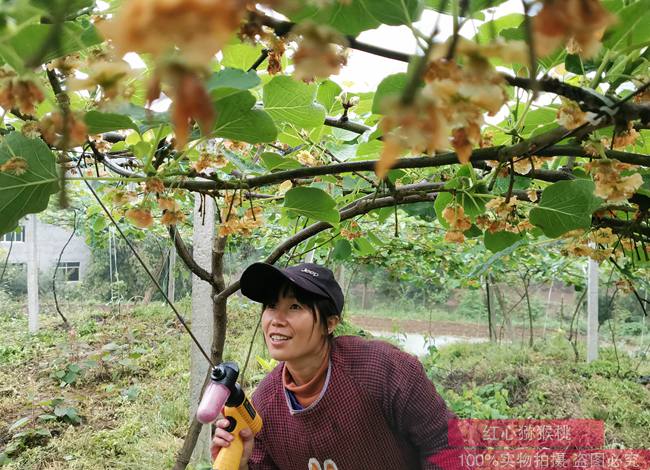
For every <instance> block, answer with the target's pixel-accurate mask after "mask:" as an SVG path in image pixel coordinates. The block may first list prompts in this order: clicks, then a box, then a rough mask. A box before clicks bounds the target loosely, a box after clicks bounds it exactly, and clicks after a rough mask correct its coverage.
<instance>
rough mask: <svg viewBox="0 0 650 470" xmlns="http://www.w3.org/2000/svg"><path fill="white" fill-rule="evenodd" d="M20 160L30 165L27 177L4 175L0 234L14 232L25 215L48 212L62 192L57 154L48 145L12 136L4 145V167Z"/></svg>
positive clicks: (0, 160)
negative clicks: (55, 198)
mask: <svg viewBox="0 0 650 470" xmlns="http://www.w3.org/2000/svg"><path fill="white" fill-rule="evenodd" d="M16 158H18V159H22V161H24V163H25V164H26V168H25V171H24V173H22V174H21V173H20V172H16V171H0V214H2V216H1V217H0V233H6V232H8V231H10V230H12V229H13V228H14V227H15V226H16V224H17V223H18V221H19V220H20V219H21V218H22V217H23V216H24V215H26V214H32V213H35V212H41V211H43V210H45V208H46V207H47V204H48V201H49V199H50V194H53V193H55V192H56V191H58V189H59V185H58V183H57V179H58V177H57V174H56V169H55V166H54V154H53V153H52V152H51V151H50V149H49V148H48V147H47V145H46V144H45V142H43V141H42V140H39V139H28V138H27V137H25V136H23V135H22V134H20V133H18V132H12V133H11V134H9V135H7V136H5V137H4V138H3V140H2V143H0V165H2V164H6V163H7V162H8V161H9V160H11V159H16Z"/></svg>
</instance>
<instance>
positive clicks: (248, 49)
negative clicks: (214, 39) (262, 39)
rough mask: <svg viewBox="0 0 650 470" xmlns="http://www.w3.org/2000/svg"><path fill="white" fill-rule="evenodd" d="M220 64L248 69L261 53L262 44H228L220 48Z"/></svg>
mask: <svg viewBox="0 0 650 470" xmlns="http://www.w3.org/2000/svg"><path fill="white" fill-rule="evenodd" d="M222 53H223V59H222V60H221V65H223V66H224V67H232V68H234V69H240V70H248V69H249V68H250V66H251V65H253V63H254V62H255V61H256V60H257V59H258V57H259V56H260V54H261V53H262V46H251V45H250V44H243V43H238V44H229V45H227V46H226V47H224V48H223V49H222Z"/></svg>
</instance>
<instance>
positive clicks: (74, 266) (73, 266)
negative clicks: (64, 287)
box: [59, 261, 79, 281]
mask: <svg viewBox="0 0 650 470" xmlns="http://www.w3.org/2000/svg"><path fill="white" fill-rule="evenodd" d="M59 272H60V273H61V277H62V279H65V280H66V281H78V280H79V262H78V261H62V262H60V263H59Z"/></svg>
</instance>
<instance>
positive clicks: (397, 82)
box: [372, 73, 409, 114]
mask: <svg viewBox="0 0 650 470" xmlns="http://www.w3.org/2000/svg"><path fill="white" fill-rule="evenodd" d="M408 80H409V77H408V74H406V73H396V74H393V75H388V76H387V77H386V78H384V79H383V80H382V81H381V83H379V85H378V86H377V91H376V92H375V97H374V99H373V100H372V112H373V114H381V112H382V111H385V110H382V102H383V101H384V98H386V97H387V96H394V95H398V94H400V93H402V91H403V90H404V88H405V87H406V84H407V83H408Z"/></svg>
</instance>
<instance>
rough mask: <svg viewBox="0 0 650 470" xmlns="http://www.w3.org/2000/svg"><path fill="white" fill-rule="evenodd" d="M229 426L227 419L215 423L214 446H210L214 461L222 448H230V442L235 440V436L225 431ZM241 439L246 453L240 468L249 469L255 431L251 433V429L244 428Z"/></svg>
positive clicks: (243, 455)
mask: <svg viewBox="0 0 650 470" xmlns="http://www.w3.org/2000/svg"><path fill="white" fill-rule="evenodd" d="M229 424H230V423H229V421H228V420H227V419H220V420H219V421H217V422H216V423H215V425H216V429H215V431H214V437H213V438H212V445H211V446H210V453H211V454H212V460H213V461H214V460H215V459H216V458H217V454H218V453H219V451H220V450H221V448H222V447H228V446H229V445H230V442H231V441H232V440H233V439H234V438H235V436H233V435H232V434H231V433H229V432H228V431H226V429H225V428H227V427H228V425H229ZM239 437H240V438H241V440H242V443H243V444H244V453H243V454H242V457H241V462H240V464H239V468H240V469H247V468H248V459H249V458H250V457H251V454H252V453H253V431H251V430H250V429H249V428H244V429H242V430H241V431H240V432H239Z"/></svg>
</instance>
